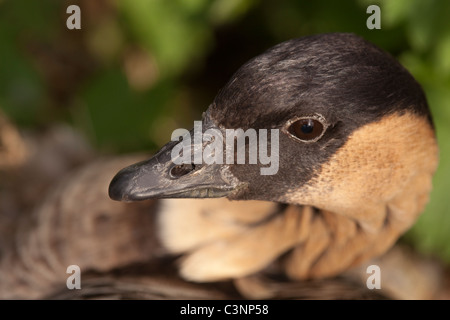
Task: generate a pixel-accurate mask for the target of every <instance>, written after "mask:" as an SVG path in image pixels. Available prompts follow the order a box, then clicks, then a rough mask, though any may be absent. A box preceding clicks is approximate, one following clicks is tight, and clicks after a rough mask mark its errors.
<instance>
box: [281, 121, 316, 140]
mask: <svg viewBox="0 0 450 320" xmlns="http://www.w3.org/2000/svg"><path fill="white" fill-rule="evenodd" d="M324 131H325V127H324V125H323V124H322V122H320V121H319V120H317V119H313V118H305V119H300V120H297V121H295V122H293V123H292V124H291V125H290V126H289V128H288V132H289V133H290V134H291V135H292V136H294V137H296V138H298V139H300V140H302V141H316V140H318V139H319V138H320V137H321V136H322V134H323V132H324Z"/></svg>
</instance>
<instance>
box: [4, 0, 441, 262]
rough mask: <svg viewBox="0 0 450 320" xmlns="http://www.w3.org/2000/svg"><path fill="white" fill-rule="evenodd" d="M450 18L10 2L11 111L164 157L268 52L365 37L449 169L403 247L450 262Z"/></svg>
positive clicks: (353, 8)
mask: <svg viewBox="0 0 450 320" xmlns="http://www.w3.org/2000/svg"><path fill="white" fill-rule="evenodd" d="M70 4H77V5H79V6H80V8H81V12H82V23H81V24H82V29H81V30H68V29H67V28H66V19H67V17H68V14H67V13H66V8H67V7H68V6H69V5H70ZM370 4H377V5H379V6H380V8H381V18H382V23H381V26H382V29H381V30H368V29H367V27H366V19H367V18H368V16H369V15H368V14H367V13H366V8H367V6H369V5H370ZM449 14H450V1H447V0H396V1H392V0H391V1H388V0H354V1H349V0H346V1H326V0H320V1H306V0H304V1H301V0H286V1H268V0H266V1H263V0H122V1H119V0H117V1H113V0H110V1H108V0H95V1H93V0H84V1H82V0H79V1H61V0H39V1H26V0H3V1H1V0H0V107H1V108H2V109H3V110H5V111H6V113H7V114H8V115H9V116H10V117H11V118H12V119H13V121H15V123H17V124H18V125H19V126H20V127H22V128H23V129H27V128H28V129H37V128H41V127H46V126H50V125H52V124H53V123H55V122H61V121H63V122H66V123H70V124H71V125H73V126H74V127H76V128H78V129H79V130H81V131H82V132H83V133H84V134H85V135H86V136H87V137H88V138H89V139H90V141H91V143H92V144H93V145H94V146H96V148H98V150H99V151H101V152H130V151H135V150H148V151H155V150H156V149H157V148H158V147H160V146H161V145H162V144H163V143H164V142H165V141H168V140H169V139H170V134H171V132H172V131H173V130H174V129H175V128H179V127H191V126H192V122H193V120H198V119H200V117H201V112H202V111H204V110H205V109H206V108H207V106H208V104H209V103H210V102H211V101H212V99H213V97H214V95H215V94H216V92H217V91H218V90H219V89H220V87H221V86H222V85H224V84H225V82H226V80H227V79H228V77H229V76H230V75H231V74H232V73H233V72H234V71H235V70H236V69H237V68H238V67H239V66H240V65H241V64H242V63H243V62H245V61H246V60H248V59H250V58H251V57H253V56H255V55H256V54H259V53H261V52H262V51H263V50H264V49H266V48H268V47H270V46H272V45H274V44H276V43H278V42H281V41H284V40H287V39H289V38H295V37H300V36H304V35H308V34H313V33H322V32H353V33H357V34H360V35H362V36H363V37H365V38H366V39H367V40H369V41H371V42H373V43H375V44H377V45H378V46H380V47H382V48H384V49H385V50H387V51H389V52H391V53H392V54H393V55H394V56H396V57H397V58H398V59H399V61H400V62H401V63H402V64H404V65H405V66H406V67H407V68H408V69H409V70H410V71H411V73H412V74H413V75H414V76H415V77H416V79H417V80H418V81H419V82H420V83H421V84H422V85H423V87H424V89H425V91H426V93H427V97H428V100H429V103H430V106H431V109H432V112H433V115H434V120H435V124H436V129H437V135H438V139H439V144H440V150H441V155H440V166H439V169H438V172H437V174H436V176H435V179H434V190H433V193H432V195H431V201H430V203H429V205H428V207H427V210H426V212H425V214H423V215H422V216H421V218H420V219H419V222H418V223H417V224H416V225H415V226H414V227H413V228H412V230H411V231H410V232H409V233H408V234H407V235H406V237H405V238H404V240H405V241H408V242H410V243H412V244H413V245H414V246H415V247H417V248H419V249H420V250H422V251H423V252H428V253H431V254H436V255H439V256H440V257H442V258H444V259H445V260H447V261H449V262H450V245H449V243H450V201H449V190H450V143H448V141H449V139H450V20H449V19H448V15H449Z"/></svg>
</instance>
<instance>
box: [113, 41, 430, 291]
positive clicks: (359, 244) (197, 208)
mask: <svg viewBox="0 0 450 320" xmlns="http://www.w3.org/2000/svg"><path fill="white" fill-rule="evenodd" d="M201 124H202V132H206V130H210V129H212V130H215V132H219V133H222V134H223V135H224V136H225V134H226V132H227V130H230V129H233V130H238V129H242V130H249V129H254V130H261V129H266V130H269V131H270V130H273V129H275V130H276V132H278V133H279V136H278V140H277V141H276V143H277V145H275V143H274V142H273V141H269V142H268V150H276V148H275V147H278V150H279V152H278V163H277V165H278V168H277V169H278V170H277V172H276V173H275V174H271V175H264V174H261V168H263V167H267V165H263V164H261V163H245V162H244V163H225V162H222V163H219V162H213V163H206V162H205V161H202V162H201V163H198V162H196V163H194V161H193V160H192V161H191V162H190V163H189V162H188V163H182V164H180V163H177V162H176V161H175V159H174V157H173V156H172V154H173V150H174V149H175V148H176V147H177V146H179V144H178V143H179V142H178V141H170V142H169V143H167V144H166V145H165V146H164V147H162V149H161V150H160V151H159V152H157V153H156V154H155V155H154V156H153V157H151V158H150V159H148V160H145V161H141V162H137V163H135V164H133V165H130V166H128V167H125V168H123V169H122V170H120V171H119V172H118V173H117V174H116V175H115V176H114V177H113V179H112V180H111V183H110V185H109V196H110V198H111V199H113V200H117V201H125V202H133V201H142V200H148V199H158V200H157V201H160V204H159V209H158V212H157V216H156V221H157V228H156V230H154V232H155V234H156V236H157V238H158V239H159V241H160V242H161V244H162V245H163V246H164V247H165V249H166V250H167V252H169V253H170V254H172V255H174V256H178V257H180V258H179V260H178V263H179V266H178V267H179V273H180V275H181V276H182V277H183V278H184V279H186V280H188V281H192V282H213V281H221V280H226V279H238V278H242V277H246V276H249V275H252V274H255V273H258V272H268V273H273V272H276V273H278V274H280V273H281V274H283V275H284V276H286V277H287V278H288V279H294V280H306V279H323V278H328V277H333V276H336V275H338V274H340V273H342V272H344V271H345V270H348V269H350V268H352V267H355V266H358V265H361V263H363V262H365V261H368V260H369V259H371V258H373V257H377V256H380V255H382V254H383V253H385V252H386V251H387V250H388V249H389V248H390V247H392V246H393V244H394V243H395V242H396V241H397V240H398V238H399V237H400V236H401V235H402V234H403V233H404V232H406V231H407V230H408V229H409V228H410V227H411V226H412V225H413V224H414V222H415V221H416V219H417V218H418V216H419V215H420V213H421V212H422V211H423V210H424V207H425V205H426V203H427V201H428V199H429V193H430V190H431V188H432V177H433V174H434V172H435V170H436V167H437V164H438V146H437V142H436V136H435V131H434V125H433V121H432V117H431V113H430V110H429V107H428V104H427V100H426V97H425V94H424V92H423V90H422V88H421V86H420V85H419V83H418V82H417V81H416V80H415V79H414V78H413V76H412V75H411V74H410V73H409V72H408V71H407V70H406V69H405V68H404V67H403V66H402V65H401V64H400V63H399V62H397V61H396V60H395V58H393V57H392V56H391V55H389V54H388V53H386V52H384V51H383V50H381V49H379V48H378V47H376V46H375V45H373V44H371V43H369V42H368V41H366V40H364V39H363V38H361V37H359V36H357V35H354V34H350V33H330V34H319V35H312V36H306V37H302V38H298V39H293V40H288V41H285V42H283V43H280V44H278V45H275V46H274V47H272V48H270V49H268V50H267V51H265V52H264V53H262V54H261V55H258V56H256V57H255V58H253V59H251V60H250V61H248V62H247V63H245V64H244V65H243V66H242V67H240V68H239V69H238V70H237V71H236V73H235V74H234V75H233V76H232V77H231V79H230V80H229V81H228V83H227V84H226V85H225V86H224V87H223V88H222V89H221V90H220V91H219V92H218V94H217V96H216V97H215V98H214V100H213V102H212V103H211V104H210V106H209V107H208V108H207V110H206V112H205V113H204V114H203V116H202V122H201ZM190 135H191V137H192V139H191V141H192V143H191V148H192V150H204V149H205V148H206V147H207V143H206V142H205V141H202V140H200V141H198V140H195V139H194V136H193V135H194V130H192V131H191V132H190ZM224 143H225V142H224ZM247 144H248V143H247ZM223 150H225V151H224V153H225V154H226V150H227V149H226V146H224V149H223ZM234 153H236V150H235V151H234ZM246 153H247V154H246V156H247V158H248V156H249V155H248V153H249V148H247V149H246ZM231 156H235V154H231ZM153 201H156V200H153Z"/></svg>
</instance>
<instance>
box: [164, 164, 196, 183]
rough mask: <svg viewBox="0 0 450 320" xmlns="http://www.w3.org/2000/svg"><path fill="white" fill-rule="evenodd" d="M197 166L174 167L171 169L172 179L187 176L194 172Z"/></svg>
mask: <svg viewBox="0 0 450 320" xmlns="http://www.w3.org/2000/svg"><path fill="white" fill-rule="evenodd" d="M194 169H195V166H194V165H193V164H191V163H184V164H179V165H176V166H174V167H173V168H172V169H170V176H171V177H172V178H175V179H176V178H180V177H182V176H184V175H187V174H188V173H190V172H192V171H194Z"/></svg>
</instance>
